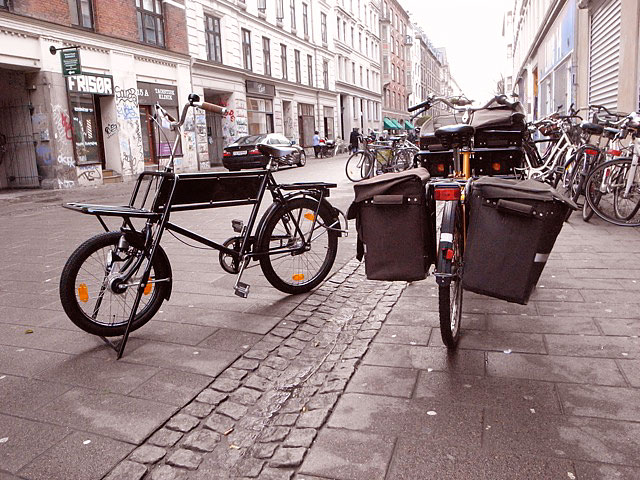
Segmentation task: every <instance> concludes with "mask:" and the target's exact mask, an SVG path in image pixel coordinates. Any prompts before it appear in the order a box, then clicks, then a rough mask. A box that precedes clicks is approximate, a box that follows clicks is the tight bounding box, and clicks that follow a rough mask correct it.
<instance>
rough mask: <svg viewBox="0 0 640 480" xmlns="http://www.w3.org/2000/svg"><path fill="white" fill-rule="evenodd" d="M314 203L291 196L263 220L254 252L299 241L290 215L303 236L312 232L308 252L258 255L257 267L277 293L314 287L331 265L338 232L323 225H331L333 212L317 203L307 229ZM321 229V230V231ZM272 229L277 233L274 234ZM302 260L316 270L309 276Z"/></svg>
mask: <svg viewBox="0 0 640 480" xmlns="http://www.w3.org/2000/svg"><path fill="white" fill-rule="evenodd" d="M317 205H318V203H317V201H316V200H313V199H311V198H295V199H293V200H290V201H288V202H287V203H286V204H284V205H283V206H282V207H281V208H278V209H277V210H275V212H274V213H273V214H272V215H271V216H270V217H269V218H268V219H266V221H265V222H266V223H265V230H264V234H263V235H262V237H261V238H260V240H259V242H258V252H266V251H268V250H269V249H270V248H277V247H287V246H292V245H296V244H299V243H300V242H301V238H300V236H299V234H298V233H297V232H296V231H295V230H293V225H290V224H292V223H293V222H292V221H291V218H292V217H293V218H296V219H297V221H298V223H299V225H300V230H301V232H302V234H303V235H305V236H306V235H308V234H309V233H313V236H312V239H313V242H312V245H311V248H310V250H308V251H305V252H303V253H299V254H292V253H286V254H278V255H277V258H275V257H276V255H269V254H264V255H262V256H261V257H260V268H261V269H262V272H263V273H264V276H265V278H266V279H267V281H268V282H269V283H270V284H271V285H273V286H274V287H275V288H277V289H278V290H280V291H281V292H285V293H290V294H299V293H306V292H308V291H310V290H312V289H313V288H315V287H316V286H318V285H319V284H320V282H322V281H323V280H324V279H325V278H326V277H327V275H329V272H330V271H331V267H333V263H334V261H335V258H336V253H337V251H338V232H337V231H336V230H332V229H328V228H327V225H331V223H332V221H333V215H332V214H331V212H330V211H329V209H328V208H327V207H326V206H325V205H320V209H319V211H318V216H319V217H320V218H316V219H315V227H313V228H314V230H313V231H311V228H312V226H313V224H314V218H313V215H314V213H315V211H316V208H317ZM296 211H298V212H296ZM321 229H324V230H325V231H324V232H321V231H320V230H321ZM276 231H277V232H278V233H274V232H276ZM315 232H319V234H316V233H315ZM323 237H324V240H323V243H322V245H320V247H318V246H317V245H318V243H319V240H320V239H321V238H323ZM272 243H275V245H272ZM318 252H320V253H319V254H318ZM304 262H306V267H307V268H308V269H315V270H316V271H315V272H313V273H312V275H309V276H307V275H308V273H309V272H308V271H307V269H305V264H304Z"/></svg>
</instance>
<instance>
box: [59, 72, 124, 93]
mask: <svg viewBox="0 0 640 480" xmlns="http://www.w3.org/2000/svg"><path fill="white" fill-rule="evenodd" d="M67 90H68V91H70V92H78V93H92V94H94V95H113V77H112V76H111V75H97V74H93V73H83V74H80V75H70V76H68V77H67Z"/></svg>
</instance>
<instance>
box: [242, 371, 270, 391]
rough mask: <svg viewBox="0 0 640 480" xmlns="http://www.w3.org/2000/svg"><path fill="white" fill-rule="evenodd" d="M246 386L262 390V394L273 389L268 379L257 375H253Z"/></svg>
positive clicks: (246, 382)
mask: <svg viewBox="0 0 640 480" xmlns="http://www.w3.org/2000/svg"><path fill="white" fill-rule="evenodd" d="M244 386H245V387H249V388H254V389H256V390H260V391H261V392H265V391H267V390H269V389H270V388H271V387H272V385H271V382H270V381H269V380H268V379H266V378H262V377H260V376H258V375H256V374H253V375H251V376H250V377H249V378H247V380H246V381H245V382H244Z"/></svg>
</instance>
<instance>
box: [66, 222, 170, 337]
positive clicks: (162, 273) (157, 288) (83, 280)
mask: <svg viewBox="0 0 640 480" xmlns="http://www.w3.org/2000/svg"><path fill="white" fill-rule="evenodd" d="M121 237H122V233H121V232H106V233H101V234H98V235H96V236H94V237H91V238H90V239H88V240H87V241H85V242H84V243H83V244H82V245H80V246H79V247H78V248H77V249H76V250H75V251H74V252H73V253H72V254H71V256H70V257H69V259H68V260H67V263H66V264H65V266H64V268H63V269H62V276H61V277H60V301H61V303H62V308H63V309H64V311H65V313H66V314H67V316H68V317H69V319H70V320H71V321H72V322H73V323H74V324H75V325H76V326H78V327H79V328H81V329H82V330H84V331H85V332H87V333H90V334H92V335H100V336H103V337H110V336H115V335H124V332H125V329H126V325H127V322H128V320H129V315H130V313H131V311H130V308H131V307H132V305H131V306H129V305H128V304H127V299H130V300H131V301H132V302H133V300H134V299H135V295H136V288H132V287H129V288H126V289H125V290H124V291H123V292H122V293H114V292H112V291H111V290H110V289H109V288H104V287H105V284H106V282H107V277H106V275H105V272H107V268H106V265H103V263H104V264H106V263H107V262H108V257H107V252H106V251H104V250H108V251H111V252H113V251H114V249H116V248H117V246H118V242H119V241H120V238H121ZM158 249H159V251H156V254H155V256H154V259H153V265H152V270H151V278H156V279H165V278H168V279H169V280H170V277H171V267H170V265H169V264H168V260H166V259H167V257H166V254H165V253H164V251H163V250H162V248H161V247H160V246H158ZM99 252H100V253H99ZM140 253H142V251H141V250H138V249H136V248H134V247H129V249H128V250H127V252H121V251H118V254H117V256H118V258H120V257H121V256H123V255H129V257H127V260H128V259H130V258H131V257H130V255H139V254H140ZM101 260H102V262H101ZM124 263H126V260H125V261H124ZM145 264H146V261H143V262H142V265H141V266H140V267H139V269H142V268H143V267H144V265H145ZM135 273H137V272H135ZM100 276H103V278H102V282H101V283H100V285H99V286H98V285H96V286H95V287H94V285H93V283H92V282H93V281H95V280H97V281H98V282H100ZM79 277H80V278H79ZM133 278H135V276H134V277H132V280H133ZM132 280H131V281H130V283H136V282H134V281H132ZM83 285H84V287H83ZM169 285H170V281H169V282H161V283H155V284H152V287H151V292H150V294H151V297H150V298H149V300H148V301H146V302H143V300H144V299H145V297H146V296H148V294H147V295H143V297H142V299H141V304H140V305H139V306H138V312H137V313H136V316H135V317H134V319H133V322H132V325H131V330H130V331H134V330H137V329H138V328H140V327H142V326H143V325H144V324H145V323H147V322H148V321H149V320H151V318H152V317H153V316H154V315H155V313H156V312H157V311H158V309H159V308H160V306H161V305H162V302H163V301H164V299H165V298H166V297H167V296H168V293H169V292H168V289H169V288H170V286H169ZM96 289H97V290H98V292H96ZM101 293H102V295H103V296H102V299H100V300H99V298H100V295H101ZM82 296H84V298H85V300H83V299H82V298H80V297H82ZM105 297H107V298H106V301H107V302H108V303H107V304H105V303H104V302H105ZM90 298H96V304H95V305H94V306H93V307H92V308H89V310H85V309H84V308H83V307H82V305H80V304H81V303H86V304H89V301H88V300H89V299H90ZM96 305H97V306H98V310H101V311H98V312H97V315H96V317H95V318H92V316H91V315H93V314H94V313H96V312H95V309H96ZM87 306H88V307H89V306H90V305H87ZM103 307H104V308H107V307H108V308H109V311H108V314H107V315H106V316H102V315H101V312H105V310H104V308H103ZM120 307H122V315H120V316H119V317H118V318H119V321H117V322H112V323H108V322H103V321H99V319H103V318H107V319H109V320H111V319H113V318H114V317H115V316H116V314H117V313H118V311H119V310H120ZM127 307H128V308H129V310H128V311H127ZM113 308H117V311H116V314H113ZM88 312H91V315H89V313H88ZM105 313H106V312H105Z"/></svg>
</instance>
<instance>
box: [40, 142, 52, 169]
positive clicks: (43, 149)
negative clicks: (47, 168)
mask: <svg viewBox="0 0 640 480" xmlns="http://www.w3.org/2000/svg"><path fill="white" fill-rule="evenodd" d="M36 158H37V159H38V160H39V161H40V162H42V164H43V165H51V164H52V163H53V152H52V151H51V147H50V146H49V145H46V144H44V143H41V144H40V145H38V146H37V147H36Z"/></svg>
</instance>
